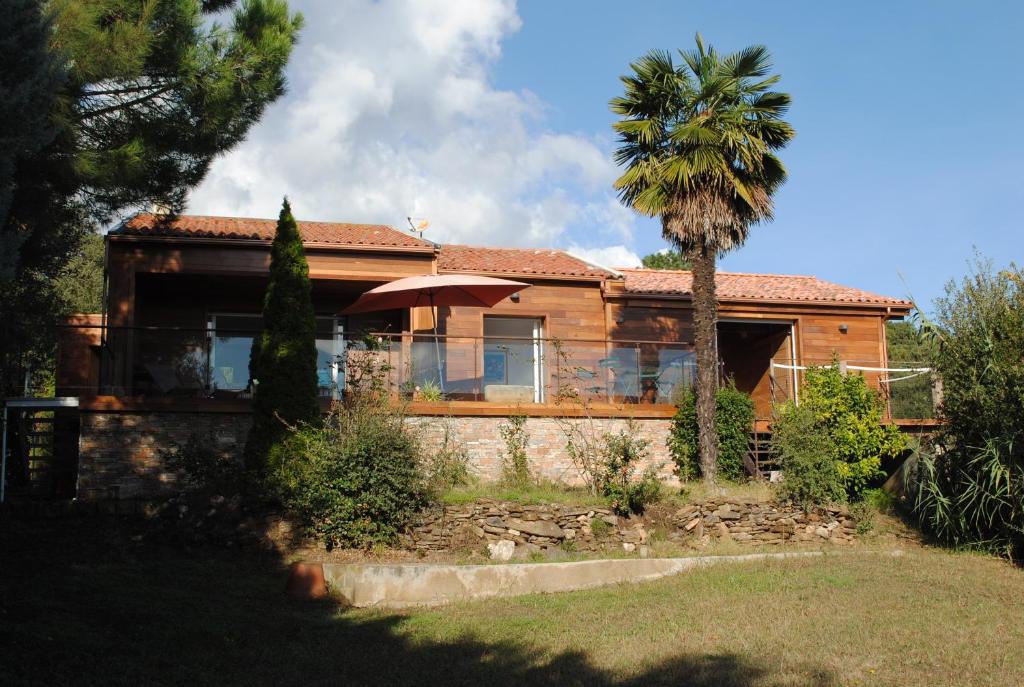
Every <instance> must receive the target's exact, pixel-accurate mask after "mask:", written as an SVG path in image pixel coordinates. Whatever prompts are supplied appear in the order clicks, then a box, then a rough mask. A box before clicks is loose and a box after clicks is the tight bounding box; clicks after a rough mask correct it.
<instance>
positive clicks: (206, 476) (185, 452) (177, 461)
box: [160, 433, 245, 492]
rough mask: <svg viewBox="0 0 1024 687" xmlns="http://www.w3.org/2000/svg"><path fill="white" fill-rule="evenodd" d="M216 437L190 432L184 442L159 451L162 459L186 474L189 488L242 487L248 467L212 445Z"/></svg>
mask: <svg viewBox="0 0 1024 687" xmlns="http://www.w3.org/2000/svg"><path fill="white" fill-rule="evenodd" d="M213 444H214V440H213V437H207V438H206V439H202V438H200V437H199V435H198V434H195V433H193V434H190V435H189V437H188V439H187V440H186V441H185V443H184V444H174V445H173V446H171V447H170V448H168V449H164V450H162V451H160V459H161V462H163V464H164V465H165V466H166V467H167V468H168V469H169V470H171V471H172V472H176V473H178V474H180V475H181V476H182V477H183V478H184V483H185V486H186V487H188V488H190V489H212V490H215V491H221V492H225V491H236V492H237V491H239V490H241V489H243V487H244V486H245V471H244V470H243V467H242V464H241V462H240V461H239V460H238V459H236V458H235V457H234V456H231V455H228V454H225V453H223V452H221V451H217V450H216V449H214V448H213Z"/></svg>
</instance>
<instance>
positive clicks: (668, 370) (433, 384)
mask: <svg viewBox="0 0 1024 687" xmlns="http://www.w3.org/2000/svg"><path fill="white" fill-rule="evenodd" d="M79 329H80V330H81V331H79V332H77V335H78V336H79V337H81V336H83V335H85V334H88V336H87V337H86V338H88V339H89V340H90V341H91V343H90V345H89V346H88V348H89V350H90V351H91V353H90V355H89V356H88V360H89V361H90V362H88V363H86V362H85V360H86V356H84V355H82V354H81V352H77V353H76V354H75V355H73V356H67V355H66V356H65V357H66V358H68V359H69V360H72V361H75V362H76V364H77V365H78V366H81V365H85V364H88V365H91V366H92V367H94V368H95V371H94V372H92V373H90V374H88V375H83V374H82V371H81V370H80V369H77V368H76V369H73V370H71V371H70V372H69V371H67V370H63V373H62V374H59V375H58V393H60V394H62V395H74V396H106V397H115V398H121V399H126V398H130V399H161V400H163V401H167V402H170V401H172V400H178V401H186V400H190V399H192V400H197V401H198V400H200V399H203V400H206V399H219V400H225V401H235V402H245V401H247V400H248V399H250V398H251V396H252V389H253V384H252V380H250V378H249V351H250V349H251V346H252V341H253V338H254V337H255V336H256V335H257V333H258V326H256V325H255V324H254V321H253V318H248V319H246V318H242V317H237V318H233V317H231V316H223V317H221V318H220V319H218V321H217V322H216V324H215V326H214V323H211V326H208V327H206V328H182V327H102V326H91V327H80V328H79ZM64 338H67V337H64ZM316 345H317V378H318V380H319V385H320V396H321V397H322V398H323V399H325V400H329V399H340V398H342V397H343V396H344V395H345V394H346V393H347V391H348V390H349V387H350V385H351V375H352V374H353V369H354V367H358V366H360V365H363V364H364V363H365V362H366V361H367V360H368V359H372V361H373V363H374V365H375V366H377V367H378V368H382V369H384V370H386V375H385V376H386V384H387V386H388V388H389V391H390V392H391V394H392V395H393V396H394V397H395V398H396V399H405V400H406V401H408V402H409V403H411V404H413V405H414V406H415V408H414V411H415V412H429V411H430V410H431V409H432V408H433V409H434V410H437V409H438V408H440V407H446V408H451V407H459V406H463V407H469V406H480V407H490V408H492V409H495V410H496V409H498V408H505V409H508V408H512V407H518V406H524V407H532V408H534V409H537V408H539V407H556V406H560V407H563V408H567V407H569V406H577V407H582V406H586V407H588V408H590V407H593V408H597V409H600V408H605V409H608V408H613V407H614V408H622V407H624V406H630V407H634V408H643V407H647V408H654V407H657V406H661V407H662V408H663V412H664V409H665V408H668V407H669V406H670V404H671V403H672V402H673V399H674V398H675V397H676V395H677V394H678V393H679V392H680V390H682V389H684V388H686V387H688V386H690V385H691V384H692V383H693V381H694V378H695V362H694V354H693V351H692V346H690V345H689V344H686V343H674V342H660V341H612V340H580V339H573V340H565V339H562V340H558V339H551V338H543V337H540V336H523V337H520V336H510V335H502V336H447V335H438V336H435V335H433V334H424V333H410V332H402V333H386V332H382V333H375V334H370V335H363V336H353V335H348V334H346V333H345V332H343V331H342V330H341V328H340V327H337V326H335V324H334V322H333V320H325V321H323V322H320V321H318V326H317V341H316ZM68 353H70V351H68ZM64 367H65V368H66V367H67V365H66V364H65V365H64ZM72 373H77V375H78V377H77V381H78V382H79V383H78V384H75V383H74V382H75V381H76V378H75V374H72ZM85 378H88V380H89V381H88V382H84V379H85ZM83 382H84V383H83Z"/></svg>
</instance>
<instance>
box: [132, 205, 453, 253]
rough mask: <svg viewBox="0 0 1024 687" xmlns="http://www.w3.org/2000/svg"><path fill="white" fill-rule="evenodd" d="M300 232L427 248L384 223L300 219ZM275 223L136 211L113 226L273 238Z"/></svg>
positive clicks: (305, 236)
mask: <svg viewBox="0 0 1024 687" xmlns="http://www.w3.org/2000/svg"><path fill="white" fill-rule="evenodd" d="M298 224H299V232H300V233H301V234H302V240H303V241H304V242H306V243H335V244H338V245H346V246H387V247H396V248H430V247H432V245H433V244H431V243H430V242H429V241H424V240H423V239H420V238H417V237H415V236H412V235H411V234H407V233H405V232H401V231H398V230H397V229H392V228H391V227H388V226H385V225H383V224H351V223H347V222H304V221H299V223H298ZM276 227H277V220H275V219H252V218H244V217H208V216H203V215H179V216H178V217H176V218H174V219H173V220H170V221H168V220H166V219H165V218H163V217H161V216H159V215H152V214H146V213H143V214H138V215H135V216H134V217H132V218H131V219H129V220H127V221H126V222H125V223H124V224H123V225H121V227H119V228H118V229H116V230H114V232H112V233H115V234H128V235H132V236H179V237H182V238H189V237H195V238H220V239H248V240H266V241H269V240H272V239H273V238H274V230H275V228H276Z"/></svg>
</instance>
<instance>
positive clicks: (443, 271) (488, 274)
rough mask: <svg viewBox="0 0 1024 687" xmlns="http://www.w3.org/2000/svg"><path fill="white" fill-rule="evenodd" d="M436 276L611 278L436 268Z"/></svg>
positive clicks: (594, 280) (558, 279)
mask: <svg viewBox="0 0 1024 687" xmlns="http://www.w3.org/2000/svg"><path fill="white" fill-rule="evenodd" d="M437 273H438V274H475V275H479V276H481V277H505V278H509V277H515V278H517V279H541V280H544V281H579V282H598V283H600V282H603V281H605V280H606V279H609V278H611V277H610V275H604V274H591V275H586V274H540V273H536V272H513V271H511V270H508V271H501V270H460V269H452V268H442V267H438V268H437Z"/></svg>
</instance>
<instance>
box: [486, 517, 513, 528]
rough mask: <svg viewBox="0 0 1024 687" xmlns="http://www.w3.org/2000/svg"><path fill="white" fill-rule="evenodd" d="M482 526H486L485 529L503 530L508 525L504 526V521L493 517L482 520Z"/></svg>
mask: <svg viewBox="0 0 1024 687" xmlns="http://www.w3.org/2000/svg"><path fill="white" fill-rule="evenodd" d="M484 524H485V525H487V527H499V528H501V529H505V528H506V527H508V525H506V524H505V521H504V520H502V519H501V518H499V517H497V516H493V515H492V516H491V517H489V518H487V519H486V520H484Z"/></svg>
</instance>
